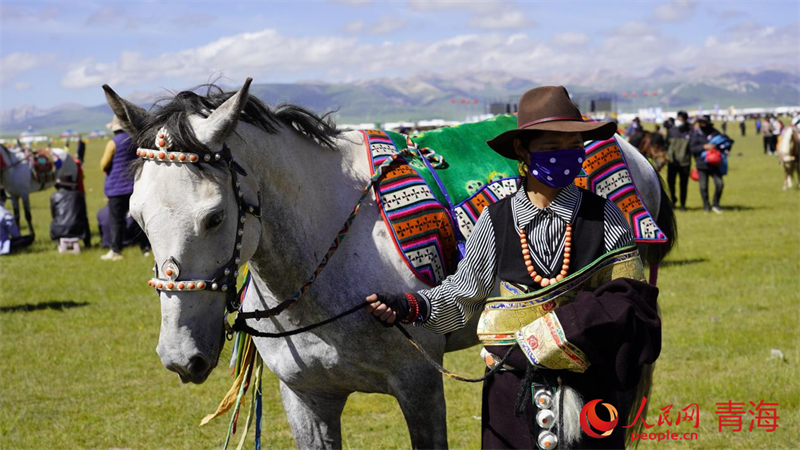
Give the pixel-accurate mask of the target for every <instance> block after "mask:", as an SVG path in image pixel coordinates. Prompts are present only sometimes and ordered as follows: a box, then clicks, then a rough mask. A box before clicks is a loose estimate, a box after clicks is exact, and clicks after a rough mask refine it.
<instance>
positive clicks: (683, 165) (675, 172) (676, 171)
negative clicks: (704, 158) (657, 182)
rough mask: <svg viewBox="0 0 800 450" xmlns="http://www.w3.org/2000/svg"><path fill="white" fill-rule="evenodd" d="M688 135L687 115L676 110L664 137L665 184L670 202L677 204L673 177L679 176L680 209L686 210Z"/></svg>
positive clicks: (689, 166) (690, 163) (689, 132)
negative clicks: (673, 122)
mask: <svg viewBox="0 0 800 450" xmlns="http://www.w3.org/2000/svg"><path fill="white" fill-rule="evenodd" d="M690 137H691V128H690V127H689V115H688V114H686V112H685V111H678V118H677V119H676V120H675V124H674V125H673V126H672V128H670V129H669V132H668V133H667V138H666V146H667V186H668V187H669V194H670V197H671V198H672V204H673V205H675V206H677V205H678V199H677V197H676V195H675V179H676V177H680V189H681V195H680V198H681V203H680V210H681V211H686V191H687V189H688V188H689V172H690V171H691V169H692V154H691V153H690V152H689V138H690Z"/></svg>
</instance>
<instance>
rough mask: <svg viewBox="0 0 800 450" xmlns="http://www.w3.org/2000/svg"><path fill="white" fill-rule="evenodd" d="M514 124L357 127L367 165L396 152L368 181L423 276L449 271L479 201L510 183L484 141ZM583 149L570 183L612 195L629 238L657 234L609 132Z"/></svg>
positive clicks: (490, 199)
mask: <svg viewBox="0 0 800 450" xmlns="http://www.w3.org/2000/svg"><path fill="white" fill-rule="evenodd" d="M516 126H517V120H516V117H515V116H513V115H502V116H496V117H494V118H491V119H488V120H485V121H482V122H476V123H467V124H463V125H459V126H457V127H450V128H441V129H438V130H433V131H428V132H425V133H422V134H419V135H415V136H411V137H406V136H404V135H401V134H398V133H393V132H390V131H383V130H364V131H362V133H363V134H364V136H365V141H364V142H365V144H366V150H367V152H368V156H369V158H370V161H371V162H372V165H371V169H372V171H373V173H374V170H375V168H376V167H378V166H379V165H380V164H382V163H383V162H384V161H386V159H387V158H389V157H391V156H392V155H398V156H397V159H396V160H395V161H394V162H393V163H392V164H391V165H390V167H389V168H388V170H385V172H384V173H385V176H384V177H383V178H381V181H380V182H379V183H378V185H377V186H376V197H377V198H378V203H379V205H380V208H381V214H382V216H383V218H384V221H385V222H386V225H387V227H388V228H389V231H390V232H391V234H392V235H393V236H394V238H395V244H396V246H397V249H398V251H399V252H400V254H401V255H402V256H403V258H404V259H405V261H406V263H407V265H408V266H409V268H410V269H411V270H412V272H414V274H415V275H416V276H417V277H418V278H420V279H421V280H423V281H424V282H426V283H428V284H430V285H437V284H439V283H440V282H441V281H442V280H443V279H444V278H445V277H447V276H448V275H450V274H451V273H453V272H455V268H456V263H457V262H458V260H459V258H460V257H461V256H463V252H464V242H465V241H466V239H467V238H468V237H469V235H470V233H471V232H472V229H473V228H474V225H475V222H477V220H478V217H479V216H480V213H481V211H483V208H484V207H486V206H489V205H491V204H493V203H496V202H497V201H499V200H501V199H503V198H505V197H506V196H509V195H512V194H513V193H514V192H516V191H517V189H518V187H519V184H520V180H521V178H520V176H519V173H518V169H517V164H516V161H512V160H510V159H507V158H504V157H502V156H500V155H499V154H497V153H496V152H494V151H493V150H492V149H491V148H490V147H489V146H488V145H487V144H486V141H487V140H488V139H491V138H493V137H495V136H497V135H498V134H500V133H502V132H503V131H506V130H509V129H512V128H516ZM586 154H587V157H586V160H585V162H584V171H583V172H584V173H582V174H581V175H580V176H579V177H578V178H576V180H575V184H576V185H578V186H579V187H583V188H586V189H589V190H592V191H594V192H595V193H597V194H598V195H601V196H604V197H606V198H609V199H611V200H613V201H615V202H616V203H617V205H618V206H619V207H620V209H621V210H622V211H623V212H624V213H625V215H626V217H627V219H628V222H629V223H630V224H631V227H632V228H633V229H634V233H635V238H636V241H637V242H664V241H665V240H666V237H665V236H664V234H663V233H662V232H661V230H659V229H658V226H657V225H656V224H655V221H654V220H653V219H652V217H651V216H650V213H649V212H648V211H647V209H646V207H645V206H644V203H643V202H642V201H641V199H640V198H639V195H638V192H637V191H636V187H635V186H634V184H633V180H632V178H631V176H630V173H629V172H628V169H627V165H626V164H625V160H624V157H623V155H622V152H621V151H620V149H619V146H618V145H617V143H616V141H615V140H614V138H612V139H609V140H607V141H595V142H592V143H590V144H589V145H587V146H586Z"/></svg>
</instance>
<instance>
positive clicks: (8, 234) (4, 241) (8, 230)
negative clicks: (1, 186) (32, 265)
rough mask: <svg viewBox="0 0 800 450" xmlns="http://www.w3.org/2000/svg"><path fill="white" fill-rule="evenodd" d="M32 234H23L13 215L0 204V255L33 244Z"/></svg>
mask: <svg viewBox="0 0 800 450" xmlns="http://www.w3.org/2000/svg"><path fill="white" fill-rule="evenodd" d="M33 240H34V236H33V235H32V234H29V235H28V236H23V235H22V234H20V232H19V226H17V222H16V221H15V220H14V216H13V215H12V214H11V212H9V211H8V210H7V209H5V208H4V207H3V205H0V255H8V254H10V253H13V252H15V251H17V250H20V249H23V248H25V247H27V246H29V245H31V244H33Z"/></svg>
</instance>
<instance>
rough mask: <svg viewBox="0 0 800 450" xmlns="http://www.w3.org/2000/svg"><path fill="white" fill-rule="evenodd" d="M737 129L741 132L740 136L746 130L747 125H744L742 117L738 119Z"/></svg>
mask: <svg viewBox="0 0 800 450" xmlns="http://www.w3.org/2000/svg"><path fill="white" fill-rule="evenodd" d="M739 131H741V132H742V137H744V135H745V133H746V132H747V127H746V126H745V121H744V117H742V118H740V119H739Z"/></svg>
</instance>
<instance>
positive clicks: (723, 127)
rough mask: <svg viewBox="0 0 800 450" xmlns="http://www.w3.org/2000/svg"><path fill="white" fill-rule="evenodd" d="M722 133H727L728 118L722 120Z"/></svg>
mask: <svg viewBox="0 0 800 450" xmlns="http://www.w3.org/2000/svg"><path fill="white" fill-rule="evenodd" d="M722 134H728V119H725V120H723V121H722Z"/></svg>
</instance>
